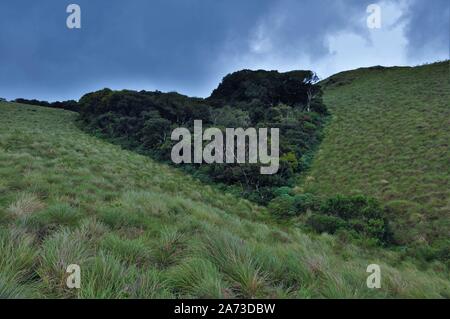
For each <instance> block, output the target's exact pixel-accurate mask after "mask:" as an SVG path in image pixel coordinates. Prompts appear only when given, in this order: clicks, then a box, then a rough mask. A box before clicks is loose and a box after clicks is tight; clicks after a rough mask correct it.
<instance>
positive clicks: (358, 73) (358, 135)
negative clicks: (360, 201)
mask: <svg viewBox="0 0 450 319" xmlns="http://www.w3.org/2000/svg"><path fill="white" fill-rule="evenodd" d="M449 81H450V65H449V62H448V61H446V62H440V63H435V64H431V65H425V66H420V67H415V68H409V67H394V68H384V69H382V68H369V69H367V68H364V69H358V70H354V71H348V72H343V73H340V74H337V75H334V76H332V77H331V78H329V79H327V80H325V81H323V82H322V86H323V88H324V92H325V94H324V101H325V103H326V104H327V106H328V107H329V110H330V112H331V114H332V120H331V122H330V124H329V125H328V127H327V128H326V129H325V132H324V135H325V136H324V139H323V142H322V144H321V147H320V150H319V152H318V153H317V155H316V157H315V160H314V162H313V165H312V167H311V170H310V171H309V174H308V176H307V177H306V178H305V180H304V184H303V190H304V191H309V192H314V193H316V194H320V195H324V196H325V195H335V194H337V193H341V194H365V195H370V196H375V197H377V198H378V199H380V200H381V202H382V203H384V204H386V205H387V206H388V207H390V208H391V211H392V215H391V217H390V218H391V220H392V225H393V226H394V230H395V234H396V239H397V240H398V241H399V242H400V243H402V244H408V245H421V244H433V243H437V242H440V244H441V246H444V245H445V246H446V247H447V251H448V247H450V242H449V241H448V234H449V233H450V185H449V180H450V151H449V150H450V148H449V142H450V104H449V103H450V82H449ZM447 258H448V256H447Z"/></svg>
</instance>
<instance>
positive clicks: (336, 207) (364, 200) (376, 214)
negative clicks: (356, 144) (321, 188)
mask: <svg viewBox="0 0 450 319" xmlns="http://www.w3.org/2000/svg"><path fill="white" fill-rule="evenodd" d="M320 212H321V213H323V214H327V215H333V216H337V217H341V218H343V219H346V220H348V219H351V218H380V217H382V215H383V209H382V208H381V206H380V204H379V203H378V201H377V200H376V199H374V198H369V197H366V196H364V195H356V196H343V195H336V196H335V197H331V198H329V199H327V200H326V201H325V202H324V203H323V204H322V205H321V207H320Z"/></svg>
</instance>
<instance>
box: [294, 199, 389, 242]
mask: <svg viewBox="0 0 450 319" xmlns="http://www.w3.org/2000/svg"><path fill="white" fill-rule="evenodd" d="M300 203H302V201H300ZM318 212H319V214H317V213H315V214H313V215H312V216H311V217H309V218H308V221H307V224H308V225H309V226H310V227H311V228H312V229H314V230H315V231H317V232H320V233H322V232H327V233H330V234H334V233H335V232H336V231H337V230H341V229H344V230H346V231H348V232H350V233H351V234H352V237H355V236H356V237H362V238H366V239H373V241H374V242H375V243H379V244H387V243H392V242H393V239H392V238H393V236H392V233H391V231H390V228H389V224H388V221H387V219H386V218H385V215H386V213H385V210H384V209H383V208H382V207H381V205H380V203H379V202H378V201H377V200H376V199H374V198H370V197H366V196H363V195H357V196H343V195H337V196H335V197H332V198H329V199H327V200H326V201H325V202H324V203H323V204H322V205H320V209H319V210H318Z"/></svg>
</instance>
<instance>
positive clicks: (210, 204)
mask: <svg viewBox="0 0 450 319" xmlns="http://www.w3.org/2000/svg"><path fill="white" fill-rule="evenodd" d="M75 120H76V114H75V113H71V112H67V111H62V110H56V109H49V108H43V107H35V106H27V105H19V104H12V103H0V255H1V258H0V297H8V298H17V297H24V298H33V297H41V298H178V297H189V298H208V297H211V298H239V297H274V298H398V297H405V298H417V297H427V298H433V297H437V298H448V297H450V282H449V280H448V273H447V272H446V270H445V269H446V268H445V267H444V266H443V265H442V264H440V263H438V262H435V263H433V264H431V265H429V267H428V268H427V269H422V270H421V269H418V268H417V267H416V266H415V265H414V264H413V263H412V262H411V261H410V260H408V259H404V257H403V256H402V255H401V254H399V253H397V252H395V251H390V250H383V249H381V248H364V247H357V246H354V245H353V244H351V243H344V242H342V241H340V240H338V239H337V238H335V237H333V236H330V235H326V234H323V235H314V234H305V233H303V232H302V231H301V230H300V229H299V228H296V227H294V226H288V225H279V224H277V223H275V222H274V221H273V220H272V219H271V218H270V217H269V214H268V213H267V212H266V209H265V208H263V207H258V206H256V205H254V204H252V203H250V202H248V201H245V200H243V199H240V198H237V197H234V196H233V195H230V194H224V193H221V192H220V191H218V190H216V189H214V188H213V187H211V186H207V185H202V184H201V183H200V182H199V181H197V180H195V179H194V178H192V177H190V176H189V175H186V174H184V173H183V172H181V171H179V170H177V169H175V168H171V167H169V166H166V165H162V164H158V163H156V162H154V161H152V160H151V159H149V158H147V157H144V156H141V155H138V154H135V153H132V152H129V151H126V150H123V149H121V148H120V147H118V146H115V145H112V144H109V143H107V142H105V141H103V140H100V139H98V138H95V137H93V136H90V135H88V134H86V133H84V132H83V131H81V130H80V129H78V127H77V125H76V121H75ZM372 263H377V264H379V265H380V266H381V269H382V288H381V289H375V290H372V289H368V288H367V287H366V278H367V276H368V274H367V273H366V268H367V266H368V265H369V264H372ZM69 264H79V265H80V267H81V288H80V289H74V290H70V289H68V288H67V287H66V285H65V282H66V279H67V275H68V274H67V273H66V272H65V270H66V267H67V265H69Z"/></svg>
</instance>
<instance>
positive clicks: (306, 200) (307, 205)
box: [294, 193, 321, 214]
mask: <svg viewBox="0 0 450 319" xmlns="http://www.w3.org/2000/svg"><path fill="white" fill-rule="evenodd" d="M320 203H321V202H320V200H319V199H318V198H317V197H316V196H314V195H313V194H308V193H306V194H301V195H296V196H294V209H295V211H296V213H297V214H303V213H306V211H307V210H308V209H311V210H317V208H318V207H320Z"/></svg>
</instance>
